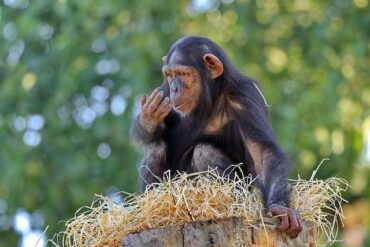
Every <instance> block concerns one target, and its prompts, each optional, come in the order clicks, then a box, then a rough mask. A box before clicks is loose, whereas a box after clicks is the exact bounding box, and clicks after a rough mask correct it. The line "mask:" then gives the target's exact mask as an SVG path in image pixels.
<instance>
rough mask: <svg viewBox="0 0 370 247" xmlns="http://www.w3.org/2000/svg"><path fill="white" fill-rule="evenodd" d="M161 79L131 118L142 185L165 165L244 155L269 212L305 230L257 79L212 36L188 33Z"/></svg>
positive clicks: (216, 162) (189, 167)
mask: <svg viewBox="0 0 370 247" xmlns="http://www.w3.org/2000/svg"><path fill="white" fill-rule="evenodd" d="M163 63H164V65H163V68H162V72H163V75H164V83H163V85H162V87H161V88H157V89H155V90H154V91H153V93H152V94H151V95H150V97H149V98H147V97H146V96H143V98H142V99H141V105H142V109H141V112H140V114H139V116H138V118H137V119H136V121H135V122H134V126H133V134H134V137H135V138H136V139H137V140H138V141H139V142H140V143H141V144H142V145H143V147H144V158H143V161H142V166H143V167H146V168H147V169H141V170H140V173H141V174H140V176H141V179H142V190H144V189H145V186H146V185H147V184H151V183H153V182H157V178H158V177H160V178H161V177H162V176H163V174H164V172H165V171H167V170H170V171H171V174H176V171H185V172H188V173H191V172H198V171H205V170H207V169H208V167H211V168H217V170H218V171H219V173H220V174H223V172H224V171H225V170H226V169H227V168H228V167H229V166H230V165H231V164H239V163H242V170H243V172H244V173H245V174H252V176H253V177H255V178H256V180H255V185H256V186H257V187H258V188H260V189H261V191H262V194H263V198H264V203H265V207H266V208H267V211H268V215H269V216H278V217H280V219H281V225H280V229H281V230H282V231H283V232H286V233H287V234H289V235H290V236H291V237H297V236H298V234H299V232H300V231H301V230H302V223H301V219H300V215H299V213H298V212H296V211H295V210H293V209H291V208H289V207H288V205H289V192H290V191H289V187H288V183H287V180H286V179H287V176H288V160H287V158H286V156H285V154H284V152H283V151H282V150H281V149H280V147H279V145H278V144H277V142H276V139H275V136H274V133H273V130H272V127H271V125H270V121H269V118H268V109H267V104H266V101H265V99H264V97H263V95H262V93H261V91H260V89H259V87H258V85H257V82H255V81H254V80H253V79H251V78H249V77H247V76H245V75H243V74H241V73H240V72H239V71H238V70H237V69H236V68H235V67H234V66H233V65H232V63H231V62H230V61H229V59H228V58H227V56H226V55H225V53H224V52H223V50H222V49H221V48H220V47H219V46H218V45H216V44H215V43H214V42H212V41H211V40H209V39H207V38H203V37H197V36H187V37H184V38H182V39H180V40H178V41H177V42H176V43H175V44H173V45H172V47H171V49H170V51H169V53H168V55H167V56H165V57H164V58H163Z"/></svg>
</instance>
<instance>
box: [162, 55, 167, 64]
mask: <svg viewBox="0 0 370 247" xmlns="http://www.w3.org/2000/svg"><path fill="white" fill-rule="evenodd" d="M162 62H163V63H164V64H165V63H167V56H163V57H162Z"/></svg>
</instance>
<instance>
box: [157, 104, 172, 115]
mask: <svg viewBox="0 0 370 247" xmlns="http://www.w3.org/2000/svg"><path fill="white" fill-rule="evenodd" d="M171 110H172V104H171V102H170V103H169V104H168V105H167V107H166V109H165V111H164V112H163V113H162V114H161V115H160V116H159V119H164V118H165V117H166V116H167V115H168V114H169V113H170V112H171Z"/></svg>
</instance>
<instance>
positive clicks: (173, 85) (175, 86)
mask: <svg viewBox="0 0 370 247" xmlns="http://www.w3.org/2000/svg"><path fill="white" fill-rule="evenodd" d="M179 87H180V84H179V82H178V81H176V80H175V81H173V82H172V83H171V87H170V88H171V92H172V93H177V92H178V91H179Z"/></svg>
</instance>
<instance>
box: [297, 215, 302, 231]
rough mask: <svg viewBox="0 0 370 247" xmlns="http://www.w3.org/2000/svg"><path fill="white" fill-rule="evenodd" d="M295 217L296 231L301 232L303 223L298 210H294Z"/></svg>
mask: <svg viewBox="0 0 370 247" xmlns="http://www.w3.org/2000/svg"><path fill="white" fill-rule="evenodd" d="M296 218H297V222H298V231H299V232H301V231H302V230H303V225H302V219H301V214H300V213H299V212H298V211H297V212H296Z"/></svg>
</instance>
